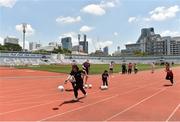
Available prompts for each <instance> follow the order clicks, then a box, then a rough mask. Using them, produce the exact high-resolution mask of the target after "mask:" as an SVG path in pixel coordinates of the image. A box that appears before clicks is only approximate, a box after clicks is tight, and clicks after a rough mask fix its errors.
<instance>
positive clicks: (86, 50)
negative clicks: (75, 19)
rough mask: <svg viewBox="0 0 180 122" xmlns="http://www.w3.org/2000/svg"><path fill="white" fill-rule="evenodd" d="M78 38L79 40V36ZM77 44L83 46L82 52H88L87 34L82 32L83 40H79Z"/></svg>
mask: <svg viewBox="0 0 180 122" xmlns="http://www.w3.org/2000/svg"><path fill="white" fill-rule="evenodd" d="M78 39H79V40H80V36H78ZM79 46H82V47H83V52H84V53H88V41H87V36H86V35H85V34H84V40H83V41H79Z"/></svg>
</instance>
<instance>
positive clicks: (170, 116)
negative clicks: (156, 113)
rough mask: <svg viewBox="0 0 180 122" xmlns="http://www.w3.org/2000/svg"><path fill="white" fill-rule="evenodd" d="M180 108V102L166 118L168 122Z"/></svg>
mask: <svg viewBox="0 0 180 122" xmlns="http://www.w3.org/2000/svg"><path fill="white" fill-rule="evenodd" d="M179 108H180V104H179V105H177V106H176V108H175V109H174V110H173V111H172V113H171V114H170V115H169V117H168V118H167V119H166V122H168V121H169V120H170V119H171V118H172V116H173V115H174V114H175V113H176V111H177V110H178V109H179Z"/></svg>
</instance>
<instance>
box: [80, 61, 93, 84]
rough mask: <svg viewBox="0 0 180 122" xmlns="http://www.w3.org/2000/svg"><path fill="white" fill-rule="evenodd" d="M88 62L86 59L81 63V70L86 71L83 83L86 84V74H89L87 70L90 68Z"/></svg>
mask: <svg viewBox="0 0 180 122" xmlns="http://www.w3.org/2000/svg"><path fill="white" fill-rule="evenodd" d="M90 66H91V65H90V63H89V60H88V59H87V60H86V61H85V62H84V63H83V64H82V68H83V70H85V71H86V75H85V85H86V84H87V80H88V75H89V70H90Z"/></svg>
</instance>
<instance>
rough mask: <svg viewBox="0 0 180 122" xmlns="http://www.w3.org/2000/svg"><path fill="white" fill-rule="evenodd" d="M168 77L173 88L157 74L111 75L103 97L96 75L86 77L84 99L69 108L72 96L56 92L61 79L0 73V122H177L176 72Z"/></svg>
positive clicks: (162, 74)
mask: <svg viewBox="0 0 180 122" xmlns="http://www.w3.org/2000/svg"><path fill="white" fill-rule="evenodd" d="M173 72H174V74H175V80H176V84H175V85H174V86H170V82H169V81H166V80H165V79H164V78H165V72H164V69H159V70H156V71H155V73H154V74H151V73H150V71H142V72H139V73H138V74H136V75H135V74H131V75H121V74H114V75H113V77H110V81H109V84H110V86H109V89H108V90H104V91H101V90H100V89H99V86H100V85H101V75H91V76H90V77H89V81H90V83H91V84H92V85H93V88H92V89H87V92H88V96H87V97H86V98H81V99H80V100H79V101H78V102H73V101H71V100H72V98H73V92H72V91H65V92H60V91H58V89H57V87H58V85H60V84H62V83H63V81H64V80H65V78H66V74H60V73H50V72H44V71H33V70H29V69H13V68H2V67H1V68H0V87H1V90H0V121H38V122H39V121H164V122H165V121H180V83H179V82H180V75H179V72H180V67H176V68H173ZM65 88H66V89H69V88H71V85H70V84H67V85H66V86H65ZM79 93H80V92H79ZM79 97H82V93H80V94H79Z"/></svg>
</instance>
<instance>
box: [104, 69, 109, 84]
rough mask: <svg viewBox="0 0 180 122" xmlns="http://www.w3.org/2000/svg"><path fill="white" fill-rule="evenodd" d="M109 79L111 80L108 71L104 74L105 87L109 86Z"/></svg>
mask: <svg viewBox="0 0 180 122" xmlns="http://www.w3.org/2000/svg"><path fill="white" fill-rule="evenodd" d="M108 78H109V74H108V71H107V70H105V71H104V73H103V74H102V81H103V86H108Z"/></svg>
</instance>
